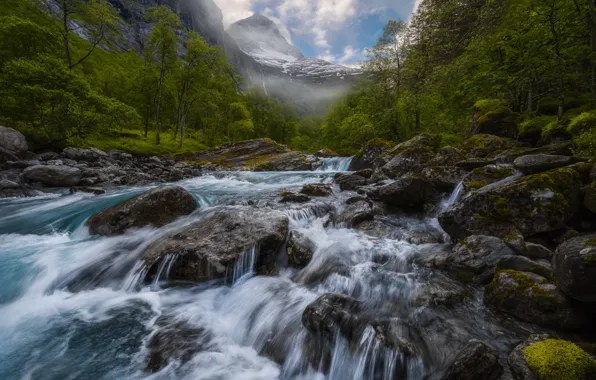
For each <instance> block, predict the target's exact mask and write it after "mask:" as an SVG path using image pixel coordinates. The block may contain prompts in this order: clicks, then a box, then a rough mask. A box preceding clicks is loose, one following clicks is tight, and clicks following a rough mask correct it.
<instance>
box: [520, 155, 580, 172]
mask: <svg viewBox="0 0 596 380" xmlns="http://www.w3.org/2000/svg"><path fill="white" fill-rule="evenodd" d="M576 162H577V159H576V158H575V157H569V156H559V155H554V154H529V155H526V156H521V157H518V158H516V159H515V161H513V166H514V167H515V168H516V169H517V170H519V171H520V172H522V173H524V174H536V173H542V172H545V171H547V170H551V169H557V168H562V167H564V166H569V165H571V164H574V163H576Z"/></svg>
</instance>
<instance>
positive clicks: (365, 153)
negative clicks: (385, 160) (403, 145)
mask: <svg viewBox="0 0 596 380" xmlns="http://www.w3.org/2000/svg"><path fill="white" fill-rule="evenodd" d="M389 149H391V143H389V142H388V141H385V140H382V139H374V140H371V141H369V142H368V143H367V144H366V145H365V146H364V147H363V148H362V152H360V153H359V154H357V155H356V156H355V157H354V159H353V160H352V162H351V163H350V167H349V169H348V170H349V171H352V172H354V171H358V170H362V169H371V168H372V167H373V165H374V163H375V161H376V160H377V158H379V157H380V156H381V155H383V154H384V153H385V152H387V151H388V150H389Z"/></svg>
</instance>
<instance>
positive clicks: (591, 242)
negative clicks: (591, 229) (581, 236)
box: [584, 239, 596, 247]
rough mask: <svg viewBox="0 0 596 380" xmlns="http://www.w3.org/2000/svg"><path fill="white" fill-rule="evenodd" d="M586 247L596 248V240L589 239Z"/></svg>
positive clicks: (585, 243)
mask: <svg viewBox="0 0 596 380" xmlns="http://www.w3.org/2000/svg"><path fill="white" fill-rule="evenodd" d="M584 247H596V239H589V240H586V241H585V242H584Z"/></svg>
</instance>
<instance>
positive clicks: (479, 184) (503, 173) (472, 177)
mask: <svg viewBox="0 0 596 380" xmlns="http://www.w3.org/2000/svg"><path fill="white" fill-rule="evenodd" d="M516 174H519V173H518V172H516V170H515V169H514V168H513V167H512V166H510V165H486V166H483V167H481V168H476V169H474V170H472V171H471V172H470V173H468V174H467V175H466V176H465V177H464V179H463V184H464V189H465V190H466V191H472V190H478V189H481V188H483V187H484V186H486V185H490V184H492V183H495V182H499V181H501V180H503V179H505V178H509V177H511V176H514V175H516Z"/></svg>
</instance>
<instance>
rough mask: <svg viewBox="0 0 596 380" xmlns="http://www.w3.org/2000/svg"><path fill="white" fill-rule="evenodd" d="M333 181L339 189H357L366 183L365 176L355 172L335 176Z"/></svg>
mask: <svg viewBox="0 0 596 380" xmlns="http://www.w3.org/2000/svg"><path fill="white" fill-rule="evenodd" d="M335 183H337V184H338V185H339V188H340V189H341V191H349V190H357V189H358V188H359V187H361V186H364V185H366V178H364V177H363V176H361V175H358V174H356V173H354V174H344V175H340V176H338V177H337V178H335Z"/></svg>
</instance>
